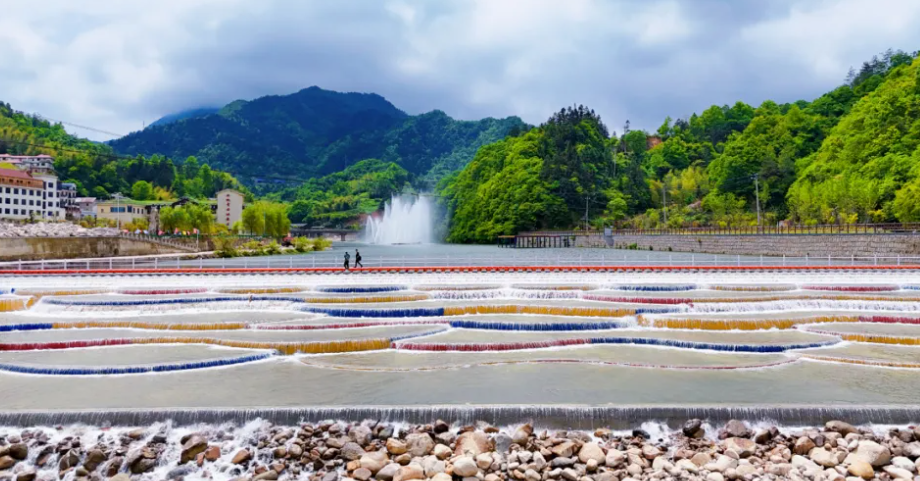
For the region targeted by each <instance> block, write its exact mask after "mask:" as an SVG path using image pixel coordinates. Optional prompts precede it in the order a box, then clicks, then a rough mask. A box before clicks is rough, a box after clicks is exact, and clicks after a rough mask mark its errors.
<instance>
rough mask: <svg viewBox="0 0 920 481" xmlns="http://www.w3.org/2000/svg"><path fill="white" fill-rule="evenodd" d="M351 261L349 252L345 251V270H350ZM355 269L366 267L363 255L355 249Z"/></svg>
mask: <svg viewBox="0 0 920 481" xmlns="http://www.w3.org/2000/svg"><path fill="white" fill-rule="evenodd" d="M349 261H351V254H349V253H348V251H345V270H346V271H347V270H348V268H349ZM355 267H364V264H362V263H361V253H360V252H358V249H355Z"/></svg>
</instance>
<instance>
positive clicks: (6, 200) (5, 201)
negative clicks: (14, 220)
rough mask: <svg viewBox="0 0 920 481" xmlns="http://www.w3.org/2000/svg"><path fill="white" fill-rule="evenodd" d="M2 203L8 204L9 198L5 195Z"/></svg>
mask: <svg viewBox="0 0 920 481" xmlns="http://www.w3.org/2000/svg"><path fill="white" fill-rule="evenodd" d="M3 203H4V204H9V203H10V198H9V197H7V198H6V199H3ZM7 214H9V212H7Z"/></svg>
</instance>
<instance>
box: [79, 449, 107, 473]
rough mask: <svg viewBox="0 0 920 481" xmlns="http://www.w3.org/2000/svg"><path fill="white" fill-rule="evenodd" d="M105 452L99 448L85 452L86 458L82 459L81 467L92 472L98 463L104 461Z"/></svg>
mask: <svg viewBox="0 0 920 481" xmlns="http://www.w3.org/2000/svg"><path fill="white" fill-rule="evenodd" d="M105 459H106V458H105V453H103V452H102V450H99V449H93V450H91V451H90V452H88V453H86V459H84V460H83V467H84V468H86V470H87V471H89V472H93V471H95V470H96V468H98V467H99V465H100V464H102V463H103V462H105Z"/></svg>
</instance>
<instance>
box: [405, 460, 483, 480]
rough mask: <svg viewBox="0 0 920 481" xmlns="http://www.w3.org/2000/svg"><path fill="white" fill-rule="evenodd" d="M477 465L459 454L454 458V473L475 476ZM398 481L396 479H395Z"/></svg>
mask: <svg viewBox="0 0 920 481" xmlns="http://www.w3.org/2000/svg"><path fill="white" fill-rule="evenodd" d="M478 472H479V467H478V466H476V461H474V460H473V458H472V457H470V456H460V457H459V458H457V459H455V460H454V475H456V476H460V477H468V476H476V473H478ZM397 481H398V480H397Z"/></svg>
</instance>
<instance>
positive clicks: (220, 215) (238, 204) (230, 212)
mask: <svg viewBox="0 0 920 481" xmlns="http://www.w3.org/2000/svg"><path fill="white" fill-rule="evenodd" d="M216 217H217V223H218V224H223V225H225V226H227V227H228V228H229V227H231V226H233V224H235V223H236V222H237V221H239V220H241V219H242V218H243V194H241V193H240V192H239V191H236V190H233V189H224V190H222V191H220V192H218V193H217V214H216Z"/></svg>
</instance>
